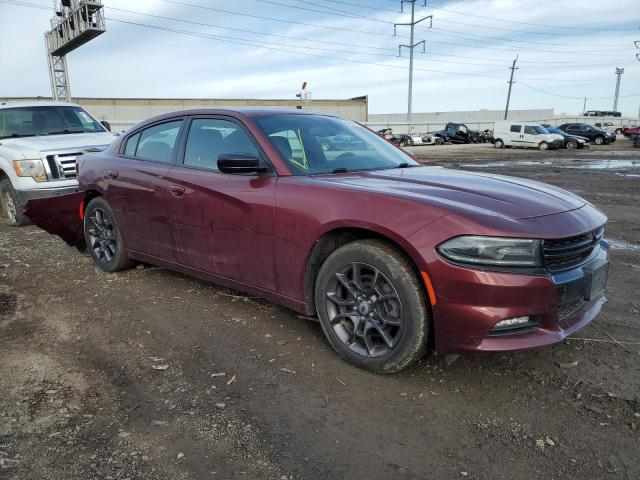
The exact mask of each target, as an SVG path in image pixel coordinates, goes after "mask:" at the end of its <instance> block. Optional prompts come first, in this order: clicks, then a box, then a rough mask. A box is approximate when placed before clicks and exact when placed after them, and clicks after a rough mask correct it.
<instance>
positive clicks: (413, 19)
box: [393, 0, 433, 123]
mask: <svg viewBox="0 0 640 480" xmlns="http://www.w3.org/2000/svg"><path fill="white" fill-rule="evenodd" d="M405 3H410V4H411V21H410V22H408V23H394V24H393V34H394V35H396V33H397V27H402V26H407V27H410V31H411V33H410V35H409V45H399V46H398V56H400V55H401V54H402V47H405V48H408V49H409V98H408V101H407V103H408V105H407V123H411V106H412V104H413V49H414V48H416V47H417V46H418V45H422V53H424V51H425V41H424V40H420V41H419V42H416V43H414V30H415V26H416V25H417V24H418V23H420V22H422V21H424V20H427V19H429V20H430V25H429V28H431V26H432V25H433V15H429V16H427V17H422V18H420V19H418V20H416V0H400V13H404V4H405ZM426 6H427V1H426V0H424V4H423V7H426Z"/></svg>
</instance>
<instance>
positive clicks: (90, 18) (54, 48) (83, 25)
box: [44, 0, 106, 102]
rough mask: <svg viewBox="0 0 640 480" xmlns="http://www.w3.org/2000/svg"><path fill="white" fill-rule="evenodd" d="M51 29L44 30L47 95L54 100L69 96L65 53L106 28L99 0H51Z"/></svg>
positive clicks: (66, 100)
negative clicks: (52, 15)
mask: <svg viewBox="0 0 640 480" xmlns="http://www.w3.org/2000/svg"><path fill="white" fill-rule="evenodd" d="M53 8H54V10H55V15H54V17H53V18H52V19H51V30H49V31H48V32H47V33H45V34H44V40H45V47H46V49H47V59H48V62H49V78H50V79H51V95H52V96H53V99H54V100H60V101H64V102H68V101H70V100H71V89H70V86H69V72H68V69H67V59H66V55H67V53H69V52H71V51H73V50H75V49H76V48H78V47H80V46H82V45H84V44H85V43H87V42H88V41H89V40H91V39H93V38H95V37H97V36H98V35H100V34H101V33H103V32H104V31H105V30H106V27H105V23H104V12H103V11H102V0H55V1H54V5H53Z"/></svg>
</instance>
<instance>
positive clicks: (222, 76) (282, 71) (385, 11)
mask: <svg viewBox="0 0 640 480" xmlns="http://www.w3.org/2000/svg"><path fill="white" fill-rule="evenodd" d="M103 3H104V4H105V14H106V17H107V21H106V23H107V32H106V33H104V34H102V35H100V36H99V37H97V38H95V39H94V40H92V41H91V42H89V43H88V44H86V45H84V46H83V47H81V48H79V49H78V50H76V51H73V52H71V53H70V54H69V55H68V56H67V62H68V68H69V73H70V83H71V93H72V96H78V97H133V98H138V97H143V98H295V94H296V93H297V92H298V91H299V90H300V85H301V84H302V82H303V81H307V82H308V85H309V86H308V87H307V89H308V91H310V92H311V93H312V98H315V99H322V98H351V97H356V96H361V95H368V96H369V112H370V113H403V112H406V109H407V86H408V76H409V68H408V67H409V59H408V51H407V49H405V48H403V49H402V50H403V51H402V56H400V57H399V56H398V45H399V44H408V43H409V27H407V26H398V27H397V36H394V26H393V24H394V23H406V22H408V21H410V15H409V14H408V13H407V12H410V10H411V6H410V3H405V4H404V12H405V13H401V12H400V2H399V1H397V0H370V1H365V0H136V1H130V0H129V1H125V0H104V2H103ZM52 4H53V2H52V1H49V0H24V1H22V0H0V65H2V71H1V72H2V73H0V97H12V96H37V95H42V96H48V95H50V94H51V91H50V86H49V76H48V71H47V61H46V55H45V49H44V41H43V34H44V32H45V31H46V30H47V29H48V28H49V19H50V18H51V16H52V15H53V8H52ZM428 15H432V16H433V17H432V24H431V25H430V20H429V19H427V20H425V21H423V22H421V23H419V24H418V25H417V26H416V29H415V39H414V42H415V43H417V42H419V41H421V40H424V41H425V46H426V49H425V53H422V45H420V46H419V47H417V48H416V49H415V70H414V77H413V111H414V112H438V111H440V112H442V111H457V110H479V109H491V110H495V109H497V110H500V109H504V105H505V102H506V96H507V87H508V85H507V80H508V79H509V73H510V70H509V67H510V66H511V64H512V62H513V59H514V58H515V57H516V55H517V56H518V63H517V66H518V70H516V72H515V76H514V79H515V81H516V83H515V84H514V86H513V93H512V97H511V108H512V109H540V108H553V109H555V112H556V113H557V114H562V113H568V114H577V113H579V112H581V111H582V107H583V103H584V97H587V103H586V108H587V110H611V109H612V106H613V95H614V90H615V81H616V76H615V69H616V67H621V68H624V69H625V73H624V74H623V76H622V82H621V89H620V100H619V104H618V110H620V111H622V112H623V114H624V115H627V116H637V115H638V111H639V108H640V61H638V60H637V58H636V53H640V49H637V48H636V47H635V45H634V40H640V29H639V26H640V8H638V0H610V1H607V2H604V1H586V0H553V1H552V0H471V1H460V0H458V1H443V0H437V1H432V2H431V1H428V2H427V6H426V7H425V6H423V3H421V2H420V1H416V19H419V18H422V17H425V16H428Z"/></svg>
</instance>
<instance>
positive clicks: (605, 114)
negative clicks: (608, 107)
mask: <svg viewBox="0 0 640 480" xmlns="http://www.w3.org/2000/svg"><path fill="white" fill-rule="evenodd" d="M584 116H585V117H621V116H622V113H620V112H612V111H605V110H588V111H586V112H584Z"/></svg>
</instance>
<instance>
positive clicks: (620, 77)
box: [613, 68, 624, 112]
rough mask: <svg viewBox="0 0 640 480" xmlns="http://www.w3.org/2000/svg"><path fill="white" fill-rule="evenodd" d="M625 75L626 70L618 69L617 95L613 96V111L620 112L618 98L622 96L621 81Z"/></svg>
mask: <svg viewBox="0 0 640 480" xmlns="http://www.w3.org/2000/svg"><path fill="white" fill-rule="evenodd" d="M623 73H624V68H616V77H617V78H616V93H615V94H614V95H613V111H614V112H617V111H618V96H619V95H620V80H621V79H622V74H623Z"/></svg>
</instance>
